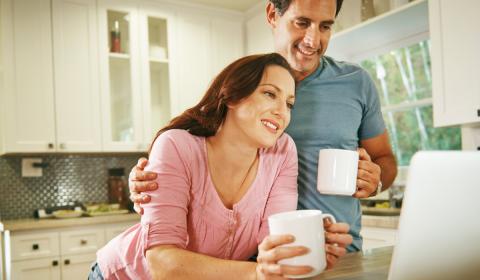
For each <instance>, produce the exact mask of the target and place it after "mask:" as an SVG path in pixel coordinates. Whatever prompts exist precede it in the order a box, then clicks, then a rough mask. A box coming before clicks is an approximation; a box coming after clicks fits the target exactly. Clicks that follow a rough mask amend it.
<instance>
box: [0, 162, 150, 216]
mask: <svg viewBox="0 0 480 280" xmlns="http://www.w3.org/2000/svg"><path fill="white" fill-rule="evenodd" d="M141 156H144V154H125V155H118V154H116V155H103V154H96V155H79V154H75V155H35V156H23V155H22V156H18V155H16V156H2V157H0V219H2V220H10V219H21V218H32V217H33V212H34V210H35V209H38V208H43V207H49V206H54V205H65V204H67V203H68V202H71V201H80V202H106V201H108V187H107V178H108V169H109V168H116V167H123V168H125V173H126V174H128V173H129V171H130V169H131V168H132V166H134V165H135V163H136V162H137V160H138V158H139V157H141ZM22 158H41V159H42V161H43V162H44V163H47V164H48V166H47V167H46V168H44V169H43V176H42V177H22V170H21V168H22Z"/></svg>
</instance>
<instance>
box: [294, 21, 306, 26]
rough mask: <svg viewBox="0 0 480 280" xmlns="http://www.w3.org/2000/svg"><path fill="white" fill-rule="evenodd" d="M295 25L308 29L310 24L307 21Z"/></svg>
mask: <svg viewBox="0 0 480 280" xmlns="http://www.w3.org/2000/svg"><path fill="white" fill-rule="evenodd" d="M295 24H296V25H297V26H299V27H307V26H308V22H306V21H297V22H296V23H295Z"/></svg>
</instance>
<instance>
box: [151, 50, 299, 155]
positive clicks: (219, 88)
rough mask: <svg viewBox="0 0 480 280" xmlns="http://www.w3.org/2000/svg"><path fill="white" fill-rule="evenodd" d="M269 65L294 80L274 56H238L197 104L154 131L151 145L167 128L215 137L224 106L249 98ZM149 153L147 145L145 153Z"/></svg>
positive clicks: (218, 76)
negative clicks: (157, 130)
mask: <svg viewBox="0 0 480 280" xmlns="http://www.w3.org/2000/svg"><path fill="white" fill-rule="evenodd" d="M270 65H277V66H280V67H283V68H284V69H286V70H288V71H289V72H290V74H291V75H292V77H294V75H293V71H292V69H291V68H290V65H289V64H288V62H287V60H286V59H285V58H283V57H282V56H281V55H279V54H277V53H270V54H259V55H250V56H246V57H242V58H240V59H238V60H236V61H234V62H233V63H231V64H230V65H228V66H227V67H226V68H225V69H223V71H222V72H220V74H218V75H217V77H215V79H214V80H213V82H212V83H211V85H210V87H209V88H208V90H207V92H206V93H205V95H204V96H203V98H202V100H200V102H199V103H198V104H197V105H195V106H194V107H192V108H190V109H188V110H186V111H185V112H183V113H182V114H181V115H180V116H178V117H176V118H174V119H172V120H171V121H170V123H169V124H168V125H167V126H165V127H164V128H162V129H161V130H160V131H159V132H157V134H156V136H155V138H154V139H153V141H152V145H153V142H155V140H156V139H157V137H158V136H159V135H160V134H162V133H163V132H165V131H167V130H170V129H185V130H187V131H188V132H190V133H191V134H193V135H197V136H205V137H208V136H213V135H215V133H216V132H217V130H218V128H219V127H220V125H221V124H222V123H223V121H224V120H225V117H226V115H227V104H236V103H237V102H239V101H241V100H242V99H244V98H246V97H248V96H250V94H252V93H253V92H254V91H255V89H256V88H257V87H258V85H259V84H260V81H261V79H262V76H263V73H264V71H265V69H266V68H267V66H270ZM150 150H151V146H150V149H149V153H150Z"/></svg>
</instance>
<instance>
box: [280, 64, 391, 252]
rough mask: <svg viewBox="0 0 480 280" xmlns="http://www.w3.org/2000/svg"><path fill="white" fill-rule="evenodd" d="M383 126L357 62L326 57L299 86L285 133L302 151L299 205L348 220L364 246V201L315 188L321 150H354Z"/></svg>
mask: <svg viewBox="0 0 480 280" xmlns="http://www.w3.org/2000/svg"><path fill="white" fill-rule="evenodd" d="M384 131H385V124H384V122H383V118H382V113H381V110H380V103H379V99H378V94H377V90H376V88H375V85H374V83H373V81H372V79H371V78H370V76H369V75H368V73H367V72H366V71H365V70H363V69H362V68H360V67H359V66H357V65H355V64H350V63H345V62H339V61H335V60H334V59H332V58H330V57H326V56H324V57H322V58H321V61H320V66H319V67H318V69H317V70H315V72H313V73H312V74H310V75H309V76H308V77H306V78H305V79H304V80H302V81H301V82H300V83H299V84H298V85H297V89H296V96H295V108H294V109H293V111H292V118H291V122H290V125H289V126H288V128H287V130H286V132H287V133H288V134H289V135H290V136H292V138H293V140H294V141H295V144H296V146H297V151H298V169H299V170H298V171H299V172H298V173H299V175H298V192H299V197H298V208H299V209H320V210H322V211H323V212H325V213H330V214H332V215H334V216H335V218H337V220H338V222H345V223H348V224H349V225H350V228H351V230H350V234H352V236H353V243H352V245H351V246H349V247H348V248H347V249H348V250H349V251H358V250H361V249H362V238H361V237H360V228H361V216H362V213H361V208H360V201H359V200H358V199H357V198H354V197H350V196H336V195H322V194H320V193H319V192H318V191H317V166H318V152H319V150H321V149H325V148H338V149H347V150H356V149H357V147H358V146H359V141H360V140H363V139H368V138H372V137H375V136H378V135H380V134H381V133H383V132H384Z"/></svg>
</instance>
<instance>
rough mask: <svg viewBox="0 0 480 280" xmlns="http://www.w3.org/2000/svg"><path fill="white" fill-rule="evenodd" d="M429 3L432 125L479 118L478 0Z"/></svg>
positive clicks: (479, 38)
mask: <svg viewBox="0 0 480 280" xmlns="http://www.w3.org/2000/svg"><path fill="white" fill-rule="evenodd" d="M428 6H429V20H430V39H431V48H432V49H431V57H432V90H433V116H434V125H435V126H448V125H457V124H465V123H473V122H480V79H479V74H478V73H479V72H478V69H480V57H479V56H478V50H479V49H480V36H478V26H480V17H478V11H479V10H480V2H479V1H477V0H459V1H450V0H437V1H429V2H428ZM466 7H467V8H466Z"/></svg>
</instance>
